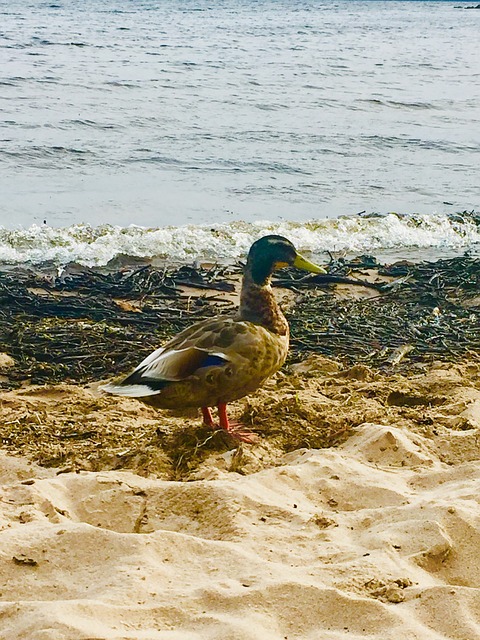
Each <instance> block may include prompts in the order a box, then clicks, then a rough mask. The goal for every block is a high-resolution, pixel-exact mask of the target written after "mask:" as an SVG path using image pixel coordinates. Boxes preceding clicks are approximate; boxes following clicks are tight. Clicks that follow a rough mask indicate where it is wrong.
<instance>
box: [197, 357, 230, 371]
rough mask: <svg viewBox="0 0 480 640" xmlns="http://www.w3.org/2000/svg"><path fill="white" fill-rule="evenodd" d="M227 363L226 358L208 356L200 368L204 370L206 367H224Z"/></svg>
mask: <svg viewBox="0 0 480 640" xmlns="http://www.w3.org/2000/svg"><path fill="white" fill-rule="evenodd" d="M225 362H226V360H225V358H221V357H220V356H214V355H208V356H207V357H206V358H205V360H204V361H203V362H202V364H201V365H200V366H199V367H198V368H199V369H204V368H205V367H219V366H222V365H224V364H225Z"/></svg>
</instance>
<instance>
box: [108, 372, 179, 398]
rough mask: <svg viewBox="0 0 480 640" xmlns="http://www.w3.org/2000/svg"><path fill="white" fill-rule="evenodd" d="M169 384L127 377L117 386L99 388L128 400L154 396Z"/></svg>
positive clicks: (165, 381) (112, 384)
mask: <svg viewBox="0 0 480 640" xmlns="http://www.w3.org/2000/svg"><path fill="white" fill-rule="evenodd" d="M168 384H169V381H168V380H156V379H154V378H141V379H139V380H134V379H132V376H128V378H125V380H123V381H122V382H120V383H118V384H114V383H109V384H105V385H103V386H101V387H100V389H101V390H102V391H105V392H106V393H111V394H113V395H115V396H126V397H128V398H145V397H147V396H155V395H157V394H158V393H160V391H161V390H162V389H163V388H164V387H166V386H167V385H168Z"/></svg>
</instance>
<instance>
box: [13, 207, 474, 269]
mask: <svg viewBox="0 0 480 640" xmlns="http://www.w3.org/2000/svg"><path fill="white" fill-rule="evenodd" d="M270 233H274V234H280V235H284V236H286V237H288V238H289V239H290V240H292V242H293V243H294V244H295V245H296V247H297V248H298V249H299V250H300V251H303V252H307V253H309V254H312V255H321V254H324V253H325V252H343V253H346V254H352V253H353V254H360V253H377V254H378V253H382V252H385V251H391V250H396V251H397V252H398V253H401V252H402V250H408V251H410V252H411V251H412V250H415V249H418V250H428V249H431V250H445V251H449V250H455V251H467V250H470V249H476V248H477V249H478V247H480V215H479V214H477V213H475V212H464V213H462V214H455V215H398V214H394V213H390V214H388V215H375V214H371V215H367V216H362V215H357V216H350V217H340V218H335V219H319V220H310V221H308V222H288V221H281V222H269V221H258V222H255V223H246V222H232V223H229V224H226V223H225V224H213V225H189V226H182V227H173V226H169V227H159V228H145V227H139V226H129V227H119V226H114V225H101V226H98V227H93V226H90V225H87V224H76V225H72V226H69V227H64V228H55V227H49V226H46V225H42V226H39V225H33V226H31V227H29V228H21V229H15V230H11V229H6V228H2V227H0V262H2V263H3V264H36V265H38V264H40V263H45V262H50V263H53V264H55V265H58V266H62V265H65V264H67V263H69V262H77V263H79V264H82V265H86V266H91V267H93V266H104V265H106V264H108V263H109V262H110V261H111V260H112V259H114V258H116V257H118V256H120V255H126V256H130V257H136V258H147V259H152V260H155V259H160V260H167V261H171V262H193V261H196V260H214V261H219V262H230V261H234V260H237V259H239V258H242V257H244V256H245V254H246V252H247V250H248V248H249V246H250V245H251V243H252V242H253V241H254V240H256V239H257V238H259V237H261V236H263V235H267V234H270ZM433 252H435V251H433Z"/></svg>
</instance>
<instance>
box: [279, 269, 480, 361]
mask: <svg viewBox="0 0 480 640" xmlns="http://www.w3.org/2000/svg"><path fill="white" fill-rule="evenodd" d="M357 264H358V261H357V262H356V263H354V264H353V265H352V264H350V263H344V264H336V265H334V268H333V270H334V271H335V272H336V273H337V274H346V273H348V272H350V271H351V269H352V267H356V266H357ZM366 266H368V267H372V266H373V265H372V264H371V263H368V261H367V264H366ZM376 269H377V271H378V273H379V274H380V275H384V276H391V277H393V278H395V280H393V281H392V282H390V283H386V284H378V285H375V287H376V289H377V291H378V295H377V296H375V297H369V298H363V299H360V300H359V299H347V300H339V299H336V298H335V297H334V296H332V295H321V296H318V295H312V294H306V295H305V296H304V297H303V300H302V303H301V304H300V305H299V306H297V309H300V310H301V311H300V313H295V315H294V316H293V317H291V318H290V325H291V328H292V334H293V338H292V346H293V353H294V357H295V358H296V359H299V356H300V355H301V354H305V353H311V352H316V353H322V354H324V355H327V356H334V357H340V358H341V359H343V360H344V361H345V362H347V363H349V364H355V363H357V362H362V363H366V364H369V365H372V366H375V367H379V366H391V365H398V364H399V363H400V362H401V361H403V362H404V364H405V365H406V366H408V365H409V364H411V363H412V362H429V361H432V360H444V361H458V360H459V359H460V358H461V357H462V356H463V355H464V354H466V353H468V352H472V353H474V354H477V355H478V354H480V260H478V259H474V258H470V257H461V258H460V257H459V258H453V259H449V260H440V261H438V262H435V263H428V262H425V263H421V264H411V263H406V262H401V263H397V264H395V265H392V266H390V267H382V266H380V265H376ZM310 280H311V281H312V280H313V281H314V280H315V278H310ZM302 284H305V281H302ZM284 285H285V283H284Z"/></svg>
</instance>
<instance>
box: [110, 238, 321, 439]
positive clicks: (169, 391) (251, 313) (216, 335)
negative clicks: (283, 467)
mask: <svg viewBox="0 0 480 640" xmlns="http://www.w3.org/2000/svg"><path fill="white" fill-rule="evenodd" d="M288 266H293V267H296V268H298V269H303V270H305V271H308V272H311V273H316V274H321V273H323V274H324V273H326V271H325V269H324V268H323V267H320V266H318V265H316V264H314V263H313V262H310V261H309V260H307V259H306V258H304V257H303V256H302V255H301V254H300V253H298V251H297V250H296V249H295V247H294V245H293V244H292V242H290V241H289V240H288V239H287V238H284V237H283V236H279V235H267V236H264V237H262V238H260V239H259V240H257V241H256V242H254V243H253V244H252V246H251V247H250V250H249V252H248V257H247V262H246V266H245V269H244V274H243V279H242V287H241V293H240V304H239V307H238V309H237V310H236V312H235V313H234V314H233V315H224V316H218V317H214V318H209V319H207V320H202V321H200V322H197V323H195V324H193V325H192V326H190V327H187V328H186V329H184V330H183V331H181V332H180V333H179V334H177V335H176V336H175V337H173V338H172V339H170V340H169V341H168V342H166V343H165V344H164V345H163V346H162V347H160V348H159V349H157V350H156V351H154V352H153V353H151V354H150V355H149V356H147V357H146V358H145V359H144V360H143V361H142V362H140V364H139V365H138V366H137V367H136V368H135V369H134V370H133V371H132V372H131V373H129V374H128V375H127V376H125V377H123V378H120V379H119V380H118V381H113V382H111V383H109V384H106V385H104V386H103V387H101V388H102V389H103V391H104V392H106V393H108V394H113V395H116V396H126V397H130V398H137V399H138V400H140V401H142V402H144V403H146V404H148V405H151V406H154V407H156V408H158V409H174V410H181V409H191V408H197V409H198V408H200V409H201V411H202V416H203V422H204V424H205V425H208V426H209V427H211V428H212V429H218V428H219V427H220V429H222V430H223V431H224V432H226V433H228V434H229V435H230V436H232V437H233V438H234V439H236V440H239V441H241V442H247V443H253V442H255V441H256V440H257V436H256V435H255V434H253V433H252V432H250V431H249V430H247V429H246V428H245V427H244V426H243V425H240V424H237V423H233V422H231V421H230V420H229V418H228V415H227V405H228V404H229V403H231V402H233V401H234V400H238V399H240V398H242V397H244V396H247V395H249V394H251V393H253V392H254V391H256V390H257V389H258V388H259V387H261V385H262V384H263V383H264V382H265V381H266V380H267V379H268V378H270V377H271V376H272V375H273V374H274V373H276V372H277V371H278V370H279V369H280V367H281V366H282V365H283V364H284V362H285V360H286V357H287V353H288V347H289V336H290V330H289V325H288V322H287V319H286V318H285V316H284V314H283V312H282V310H281V308H280V306H279V305H278V303H277V302H276V300H275V296H274V294H273V290H272V286H271V278H272V274H273V272H274V271H276V270H277V269H281V268H284V267H288ZM213 407H216V408H217V410H218V419H219V422H218V424H217V423H215V421H214V418H213V416H212V413H211V411H210V409H211V408H213Z"/></svg>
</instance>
